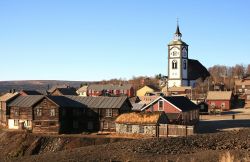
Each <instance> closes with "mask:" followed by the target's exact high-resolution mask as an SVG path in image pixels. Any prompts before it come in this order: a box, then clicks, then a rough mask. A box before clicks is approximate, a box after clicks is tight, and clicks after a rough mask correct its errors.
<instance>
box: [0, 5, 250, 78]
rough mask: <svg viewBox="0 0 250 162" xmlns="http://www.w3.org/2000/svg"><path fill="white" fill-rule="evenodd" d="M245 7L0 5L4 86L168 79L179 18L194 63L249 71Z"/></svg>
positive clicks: (248, 12)
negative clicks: (238, 66)
mask: <svg viewBox="0 0 250 162" xmlns="http://www.w3.org/2000/svg"><path fill="white" fill-rule="evenodd" d="M249 6H250V1H248V0H237V1H235V0H220V1H217V0H203V1H187V0H179V1H167V0H119V1H118V0H89V1H87V0H85V1H84V0H79V1H77V0H68V1H63V0H40V1H34V0H22V1H21V0H1V1H0V57H1V62H0V66H1V77H0V80H37V79H41V80H85V81H92V80H103V79H106V80H107V79H111V78H124V79H130V78H131V77H132V76H141V75H143V76H144V75H147V76H153V75H155V74H159V73H162V74H165V75H166V74H167V46H166V45H167V44H168V43H169V42H170V41H171V40H172V38H173V33H174V32H175V29H176V18H177V17H179V24H180V30H181V32H182V35H183V37H182V39H183V40H184V41H185V42H186V43H187V44H189V57H190V58H192V59H198V60H199V61H200V62H201V63H202V64H203V65H204V66H206V67H210V66H213V65H215V64H224V65H228V66H232V65H235V64H237V63H239V64H248V63H250V62H249V56H250V53H249V49H248V48H249V45H250V32H249V29H250V20H249V19H250V16H249V15H250V10H249Z"/></svg>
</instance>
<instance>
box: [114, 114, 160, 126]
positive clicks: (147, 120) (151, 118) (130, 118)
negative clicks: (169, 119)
mask: <svg viewBox="0 0 250 162" xmlns="http://www.w3.org/2000/svg"><path fill="white" fill-rule="evenodd" d="M162 113H164V112H140V113H139V112H132V113H125V114H121V115H120V116H118V117H117V119H116V120H115V122H116V123H119V124H123V123H126V124H157V122H158V120H159V118H160V116H161V115H162Z"/></svg>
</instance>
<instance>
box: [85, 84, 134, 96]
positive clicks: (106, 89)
mask: <svg viewBox="0 0 250 162" xmlns="http://www.w3.org/2000/svg"><path fill="white" fill-rule="evenodd" d="M87 95H88V96H128V97H133V96H135V92H134V88H133V86H132V85H131V84H123V85H113V84H92V85H89V86H88V91H87Z"/></svg>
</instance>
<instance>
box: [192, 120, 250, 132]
mask: <svg viewBox="0 0 250 162" xmlns="http://www.w3.org/2000/svg"><path fill="white" fill-rule="evenodd" d="M236 128H250V119H249V120H248V119H247V120H246V119H244V120H239V119H238V120H206V121H200V122H199V125H198V127H197V133H216V132H220V131H223V130H226V129H236Z"/></svg>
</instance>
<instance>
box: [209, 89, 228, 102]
mask: <svg viewBox="0 0 250 162" xmlns="http://www.w3.org/2000/svg"><path fill="white" fill-rule="evenodd" d="M231 97H232V91H209V92H208V93H207V100H230V99H231Z"/></svg>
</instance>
